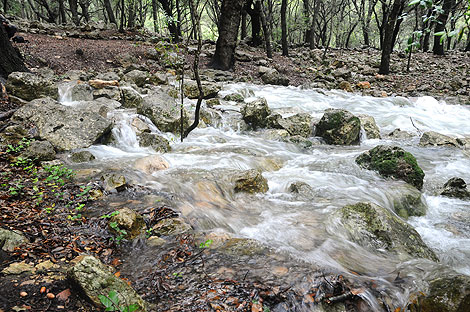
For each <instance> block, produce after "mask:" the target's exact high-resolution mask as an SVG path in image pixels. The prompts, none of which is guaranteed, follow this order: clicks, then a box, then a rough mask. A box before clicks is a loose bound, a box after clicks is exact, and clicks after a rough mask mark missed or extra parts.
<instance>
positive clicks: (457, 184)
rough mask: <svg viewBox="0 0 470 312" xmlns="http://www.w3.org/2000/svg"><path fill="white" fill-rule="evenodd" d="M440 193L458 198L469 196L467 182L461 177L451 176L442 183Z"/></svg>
mask: <svg viewBox="0 0 470 312" xmlns="http://www.w3.org/2000/svg"><path fill="white" fill-rule="evenodd" d="M441 195H443V196H447V197H455V198H460V199H468V198H470V192H469V191H468V190H467V183H465V181H464V180H463V179H461V178H455V177H454V178H451V179H449V181H447V182H446V184H444V189H443V190H442V192H441Z"/></svg>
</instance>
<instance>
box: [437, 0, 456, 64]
mask: <svg viewBox="0 0 470 312" xmlns="http://www.w3.org/2000/svg"><path fill="white" fill-rule="evenodd" d="M454 3H455V0H444V3H443V4H442V11H443V12H442V14H439V16H438V17H437V23H436V27H435V28H434V33H439V32H441V31H444V30H445V28H446V23H447V17H449V12H450V9H451V8H452V6H453V5H454ZM432 53H433V54H435V55H444V43H443V42H442V43H441V36H434V46H433V48H432Z"/></svg>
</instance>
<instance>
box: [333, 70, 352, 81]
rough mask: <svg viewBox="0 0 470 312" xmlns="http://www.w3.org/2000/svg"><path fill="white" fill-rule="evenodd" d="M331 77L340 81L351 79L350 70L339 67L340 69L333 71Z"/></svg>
mask: <svg viewBox="0 0 470 312" xmlns="http://www.w3.org/2000/svg"><path fill="white" fill-rule="evenodd" d="M331 74H332V75H333V77H335V78H336V79H338V78H342V79H346V80H347V79H349V78H351V77H352V74H351V70H349V68H347V67H340V68H337V69H335V70H334V71H333V72H332V73H331Z"/></svg>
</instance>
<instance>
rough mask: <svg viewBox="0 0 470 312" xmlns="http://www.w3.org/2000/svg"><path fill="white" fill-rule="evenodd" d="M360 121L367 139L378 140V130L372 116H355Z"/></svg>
mask: <svg viewBox="0 0 470 312" xmlns="http://www.w3.org/2000/svg"><path fill="white" fill-rule="evenodd" d="M357 117H358V118H359V120H360V121H361V127H362V129H364V132H365V133H366V135H367V139H380V138H381V137H380V129H379V127H377V124H376V123H375V119H374V117H372V116H369V115H364V114H360V115H357Z"/></svg>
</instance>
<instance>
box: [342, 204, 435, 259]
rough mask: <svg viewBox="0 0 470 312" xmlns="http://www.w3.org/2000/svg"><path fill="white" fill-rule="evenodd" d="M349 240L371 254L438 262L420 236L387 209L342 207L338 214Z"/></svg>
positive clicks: (354, 206)
mask: <svg viewBox="0 0 470 312" xmlns="http://www.w3.org/2000/svg"><path fill="white" fill-rule="evenodd" d="M337 214H338V216H339V218H340V220H341V223H342V224H343V226H344V228H345V229H346V231H347V232H348V234H349V237H350V239H351V240H353V241H355V242H356V243H358V244H359V245H361V246H363V247H365V248H368V249H371V250H387V251H389V252H392V253H395V254H397V255H398V256H399V258H401V259H403V260H405V259H409V258H410V257H414V258H426V259H429V260H432V261H438V258H437V257H436V255H435V254H434V252H433V251H432V250H431V249H430V248H429V247H428V246H426V244H425V243H424V242H423V240H422V239H421V236H420V235H419V234H418V232H416V230H415V229H413V227H411V226H410V225H409V224H408V223H406V222H405V221H403V220H401V219H400V218H399V217H397V216H396V215H394V214H393V213H392V212H390V211H389V210H387V209H386V208H383V207H380V206H378V205H375V204H372V203H357V204H354V205H347V206H344V207H343V208H341V209H340V210H339V212H337Z"/></svg>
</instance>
